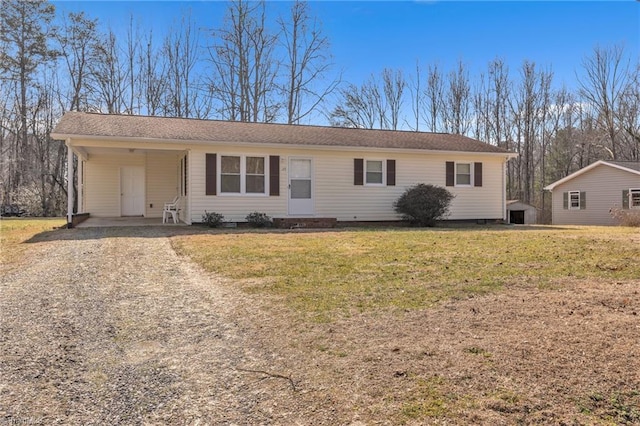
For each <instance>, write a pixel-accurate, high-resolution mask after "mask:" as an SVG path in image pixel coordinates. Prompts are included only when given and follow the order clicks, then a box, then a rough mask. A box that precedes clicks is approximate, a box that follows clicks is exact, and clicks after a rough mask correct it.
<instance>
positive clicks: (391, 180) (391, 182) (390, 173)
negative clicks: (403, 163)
mask: <svg viewBox="0 0 640 426" xmlns="http://www.w3.org/2000/svg"><path fill="white" fill-rule="evenodd" d="M395 185H396V160H387V186H395Z"/></svg>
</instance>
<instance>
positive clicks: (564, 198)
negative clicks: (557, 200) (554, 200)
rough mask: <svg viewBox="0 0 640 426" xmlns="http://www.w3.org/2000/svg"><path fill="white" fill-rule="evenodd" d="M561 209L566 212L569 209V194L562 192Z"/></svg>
mask: <svg viewBox="0 0 640 426" xmlns="http://www.w3.org/2000/svg"><path fill="white" fill-rule="evenodd" d="M562 208H563V209H565V210H567V209H568V208H569V193H568V192H563V193H562Z"/></svg>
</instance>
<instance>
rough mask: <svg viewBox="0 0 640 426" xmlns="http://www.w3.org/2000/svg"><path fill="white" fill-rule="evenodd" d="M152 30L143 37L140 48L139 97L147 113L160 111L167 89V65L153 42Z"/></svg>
mask: <svg viewBox="0 0 640 426" xmlns="http://www.w3.org/2000/svg"><path fill="white" fill-rule="evenodd" d="M153 40H154V39H153V32H152V31H150V32H149V34H148V35H147V36H146V38H145V39H144V42H143V43H144V47H143V48H142V49H141V50H140V56H139V58H138V62H139V64H140V76H139V80H140V98H141V102H143V103H144V110H145V111H146V113H147V114H148V115H158V114H161V112H162V106H163V102H164V101H163V98H164V96H165V93H166V92H167V91H168V90H167V84H168V83H167V65H166V60H165V55H163V54H162V53H161V51H160V49H158V48H157V47H156V46H155V45H154V42H153Z"/></svg>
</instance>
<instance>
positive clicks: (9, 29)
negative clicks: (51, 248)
mask: <svg viewBox="0 0 640 426" xmlns="http://www.w3.org/2000/svg"><path fill="white" fill-rule="evenodd" d="M54 14H55V9H54V7H53V5H51V4H48V3H46V2H45V1H43V0H34V1H28V2H27V1H20V0H5V1H3V2H2V7H1V8H0V28H2V31H0V45H1V46H2V47H3V49H2V50H0V71H2V74H0V75H1V76H2V79H3V80H8V81H12V82H14V83H15V88H16V89H17V97H16V102H15V113H16V118H17V120H16V123H17V124H18V126H17V128H16V129H15V130H16V132H15V133H14V135H13V137H12V139H13V152H14V158H15V159H16V161H15V162H13V161H11V162H9V166H10V167H11V168H12V169H11V170H10V172H9V190H10V191H14V190H16V189H17V188H18V187H19V186H20V185H21V184H22V180H23V178H24V175H25V173H26V172H27V168H26V162H27V159H28V153H27V151H28V147H29V144H30V142H31V140H30V138H29V122H28V111H29V108H30V105H29V102H30V101H31V99H30V97H31V96H32V95H33V92H34V90H35V86H36V84H35V78H36V73H37V71H38V70H39V68H40V67H41V66H42V65H43V64H46V63H47V62H49V61H51V60H52V59H53V58H54V57H55V51H54V50H53V49H51V48H50V47H49V39H50V31H51V30H52V29H51V27H50V23H51V21H52V19H53V17H54ZM14 167H15V168H14Z"/></svg>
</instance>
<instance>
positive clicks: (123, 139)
mask: <svg viewBox="0 0 640 426" xmlns="http://www.w3.org/2000/svg"><path fill="white" fill-rule="evenodd" d="M51 137H52V138H54V139H57V140H65V141H67V144H68V145H70V146H73V147H74V148H75V147H78V146H82V144H74V143H73V141H74V140H76V141H81V140H85V141H93V142H99V141H104V142H110V143H114V142H115V143H136V144H140V143H143V144H144V143H150V144H151V143H156V144H163V145H182V147H181V149H186V148H187V147H186V146H184V145H198V146H207V145H233V146H256V145H259V146H263V147H268V148H282V147H283V146H284V147H287V148H292V149H316V150H333V151H336V150H337V151H362V150H363V149H366V150H372V151H377V152H404V153H425V152H431V153H437V154H442V155H453V154H457V155H459V154H462V153H464V154H469V155H478V156H491V157H496V156H497V157H505V160H510V159H512V158H516V157H518V154H517V153H515V152H490V151H457V150H437V149H420V148H392V147H375V146H355V145H351V146H346V145H331V144H326V145H319V144H289V143H276V142H238V141H224V140H200V139H164V138H142V137H131V136H96V135H78V134H66V133H51ZM91 146H94V145H93V144H91ZM106 147H108V146H106Z"/></svg>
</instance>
